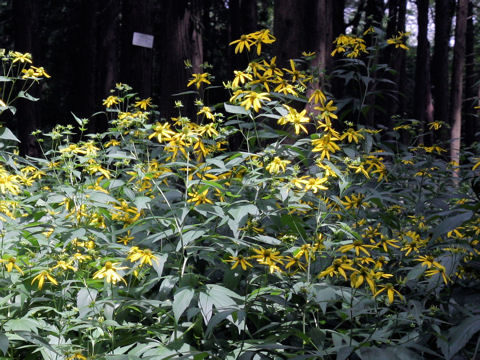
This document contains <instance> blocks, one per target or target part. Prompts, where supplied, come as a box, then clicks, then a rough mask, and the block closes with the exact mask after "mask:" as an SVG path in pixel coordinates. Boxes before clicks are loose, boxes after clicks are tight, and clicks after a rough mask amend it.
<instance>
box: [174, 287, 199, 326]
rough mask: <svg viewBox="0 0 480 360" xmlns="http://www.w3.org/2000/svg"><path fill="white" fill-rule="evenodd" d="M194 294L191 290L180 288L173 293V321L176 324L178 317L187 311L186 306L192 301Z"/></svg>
mask: <svg viewBox="0 0 480 360" xmlns="http://www.w3.org/2000/svg"><path fill="white" fill-rule="evenodd" d="M194 294H195V292H194V291H193V289H191V288H182V289H180V290H179V291H177V292H176V293H175V295H174V296H173V304H172V308H173V314H174V316H175V321H176V322H178V320H179V319H180V316H182V314H183V313H184V312H185V310H187V307H188V305H190V302H191V301H192V299H193V295H194Z"/></svg>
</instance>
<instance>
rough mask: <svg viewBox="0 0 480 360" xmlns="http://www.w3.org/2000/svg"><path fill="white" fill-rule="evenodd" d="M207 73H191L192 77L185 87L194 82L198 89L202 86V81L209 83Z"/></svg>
mask: <svg viewBox="0 0 480 360" xmlns="http://www.w3.org/2000/svg"><path fill="white" fill-rule="evenodd" d="M209 75H210V74H209V73H201V74H200V73H197V74H192V78H191V79H190V81H189V82H188V84H187V87H190V86H192V85H193V84H195V86H196V87H197V89H200V86H202V83H205V84H211V82H210V81H209V80H208V76H209Z"/></svg>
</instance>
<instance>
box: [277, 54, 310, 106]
mask: <svg viewBox="0 0 480 360" xmlns="http://www.w3.org/2000/svg"><path fill="white" fill-rule="evenodd" d="M283 70H285V71H286V72H287V73H289V74H290V75H292V81H293V82H295V81H297V80H299V79H303V78H305V75H304V74H302V73H301V72H300V71H299V70H297V68H296V67H295V61H293V60H292V59H290V69H285V68H284V69H283ZM309 101H310V100H309Z"/></svg>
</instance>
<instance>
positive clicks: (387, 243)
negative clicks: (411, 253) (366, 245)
mask: <svg viewBox="0 0 480 360" xmlns="http://www.w3.org/2000/svg"><path fill="white" fill-rule="evenodd" d="M380 237H381V238H380V240H379V241H378V242H377V243H375V241H373V240H370V241H371V242H372V243H374V245H375V246H376V247H380V246H381V247H382V248H383V250H384V251H385V252H388V246H391V247H394V248H399V247H400V246H399V245H397V244H395V243H397V242H398V241H397V240H394V239H389V238H387V237H385V236H383V235H380Z"/></svg>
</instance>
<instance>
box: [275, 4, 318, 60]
mask: <svg viewBox="0 0 480 360" xmlns="http://www.w3.org/2000/svg"><path fill="white" fill-rule="evenodd" d="M318 2H319V3H320V2H323V0H319V1H318ZM313 11H314V8H313V6H312V1H311V0H276V1H275V5H274V15H273V32H274V34H275V36H276V37H277V42H276V43H275V55H276V56H277V64H280V65H282V66H284V65H286V64H287V62H288V60H289V59H291V58H294V57H297V56H299V55H300V54H301V53H302V51H315V49H314V48H313V47H312V45H313V44H311V41H309V38H311V37H312V35H313V34H311V33H308V32H307V27H308V25H309V24H310V25H312V26H313V27H315V24H316V16H315V13H314V12H313ZM312 20H313V21H312Z"/></svg>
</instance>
